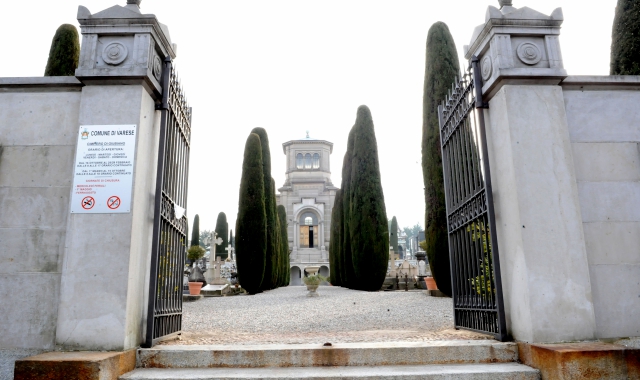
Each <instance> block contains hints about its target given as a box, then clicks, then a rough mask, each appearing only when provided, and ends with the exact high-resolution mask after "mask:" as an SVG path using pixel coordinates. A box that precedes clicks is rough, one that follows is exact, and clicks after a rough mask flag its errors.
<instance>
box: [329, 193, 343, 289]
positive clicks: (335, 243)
mask: <svg viewBox="0 0 640 380" xmlns="http://www.w3.org/2000/svg"><path fill="white" fill-rule="evenodd" d="M341 232H342V190H338V191H336V196H335V200H334V202H333V210H332V211H331V242H330V244H329V268H330V269H329V271H330V272H329V278H330V279H331V284H332V285H333V286H342V280H341V276H340V275H341V273H342V272H341V271H342V269H341V268H340V266H341V264H342V257H341V250H340V247H341V245H342V244H341V243H342V236H341Z"/></svg>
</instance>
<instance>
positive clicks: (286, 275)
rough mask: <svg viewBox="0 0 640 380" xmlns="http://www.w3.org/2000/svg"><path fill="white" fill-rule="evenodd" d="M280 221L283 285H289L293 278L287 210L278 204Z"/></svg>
mask: <svg viewBox="0 0 640 380" xmlns="http://www.w3.org/2000/svg"><path fill="white" fill-rule="evenodd" d="M278 221H279V226H280V255H281V257H282V269H283V270H282V275H281V284H282V286H287V285H289V279H290V278H291V275H290V269H289V236H288V234H287V210H286V209H285V208H284V206H283V205H279V206H278Z"/></svg>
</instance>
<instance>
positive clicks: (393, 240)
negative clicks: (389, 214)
mask: <svg viewBox="0 0 640 380" xmlns="http://www.w3.org/2000/svg"><path fill="white" fill-rule="evenodd" d="M389 245H390V246H391V247H393V253H394V254H396V255H397V254H398V220H397V219H396V217H395V216H394V217H393V218H391V231H389Z"/></svg>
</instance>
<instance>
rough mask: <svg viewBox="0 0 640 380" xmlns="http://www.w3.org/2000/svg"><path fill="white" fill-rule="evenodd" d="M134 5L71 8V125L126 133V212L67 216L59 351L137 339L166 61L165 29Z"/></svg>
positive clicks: (134, 0)
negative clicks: (78, 88) (78, 43)
mask: <svg viewBox="0 0 640 380" xmlns="http://www.w3.org/2000/svg"><path fill="white" fill-rule="evenodd" d="M139 4H140V0H128V4H127V5H126V6H124V7H123V6H118V5H116V6H113V7H111V8H109V9H106V10H104V11H102V12H99V13H96V14H91V13H90V12H89V10H88V9H87V8H85V7H83V6H80V7H79V8H78V21H79V23H80V27H81V31H82V47H81V52H80V63H79V67H78V69H77V70H76V77H77V78H78V79H79V80H80V81H81V82H82V83H83V84H84V87H83V89H82V95H81V101H80V113H79V120H78V125H79V126H96V125H101V126H114V125H129V126H135V134H136V137H135V139H136V140H135V141H136V142H135V160H134V161H133V162H132V168H131V169H132V172H133V174H132V176H133V177H132V186H131V198H130V203H127V205H129V206H130V208H129V209H127V210H128V212H124V211H127V210H120V211H123V212H120V213H109V212H106V213H82V212H80V213H71V215H70V218H69V222H68V228H67V231H68V232H67V235H66V242H65V256H64V263H63V269H62V280H61V290H60V306H59V309H58V321H57V329H56V343H57V344H59V345H63V346H64V347H66V348H78V349H84V350H126V349H129V348H134V347H137V346H139V344H140V343H141V341H142V340H143V338H144V336H143V335H144V328H145V326H144V325H145V317H146V309H147V307H146V303H147V294H148V290H147V287H148V281H149V278H148V277H149V260H150V253H151V239H152V227H153V218H154V215H153V214H154V211H153V210H154V207H153V205H154V197H155V184H156V183H155V176H156V166H157V157H158V139H159V123H160V112H159V111H156V110H155V105H156V103H158V102H159V100H160V95H161V93H162V87H161V81H160V79H161V75H162V67H163V65H162V61H163V59H164V58H165V57H171V58H174V57H175V55H176V54H175V45H173V44H172V43H171V41H170V37H169V32H168V29H167V27H166V26H164V25H162V24H161V23H159V22H158V20H157V19H156V17H155V16H154V15H149V14H141V12H140V9H139ZM105 129H108V128H105ZM72 191H75V189H74V190H72ZM95 201H96V202H97V203H98V204H99V202H105V200H101V199H96V200H95ZM124 201H125V200H124V199H123V202H124ZM123 207H124V206H123ZM72 210H73V205H72ZM80 211H82V210H80ZM107 211H109V210H107Z"/></svg>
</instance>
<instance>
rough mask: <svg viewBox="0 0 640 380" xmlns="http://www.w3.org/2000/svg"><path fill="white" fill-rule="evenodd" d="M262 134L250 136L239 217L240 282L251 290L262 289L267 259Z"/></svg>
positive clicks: (237, 260)
mask: <svg viewBox="0 0 640 380" xmlns="http://www.w3.org/2000/svg"><path fill="white" fill-rule="evenodd" d="M264 183H265V182H264V172H263V163H262V146H261V142H260V136H258V135H257V134H255V133H251V134H250V135H249V137H248V138H247V142H246V144H245V148H244V160H243V162H242V177H241V181H240V194H239V197H238V198H239V201H238V217H237V220H236V264H237V266H238V279H239V281H240V285H241V286H242V287H243V288H244V289H245V290H246V291H247V292H248V293H249V294H255V293H258V292H260V291H261V286H262V282H263V278H264V273H265V265H266V259H267V256H266V254H267V215H266V213H265V188H264Z"/></svg>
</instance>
